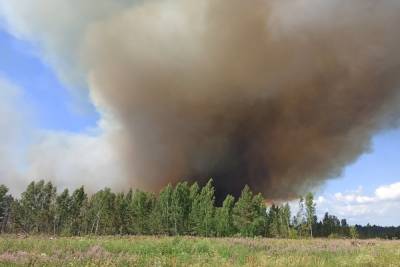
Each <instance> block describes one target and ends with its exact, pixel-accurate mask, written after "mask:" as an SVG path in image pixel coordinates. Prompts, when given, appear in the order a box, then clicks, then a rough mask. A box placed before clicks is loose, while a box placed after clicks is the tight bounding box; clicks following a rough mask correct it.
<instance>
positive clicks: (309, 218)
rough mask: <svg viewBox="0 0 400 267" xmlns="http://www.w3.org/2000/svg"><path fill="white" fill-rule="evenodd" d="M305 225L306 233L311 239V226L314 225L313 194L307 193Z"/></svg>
mask: <svg viewBox="0 0 400 267" xmlns="http://www.w3.org/2000/svg"><path fill="white" fill-rule="evenodd" d="M305 204H306V224H307V228H308V231H309V233H310V237H311V238H312V237H313V226H314V225H315V223H316V222H315V206H316V205H315V202H314V195H313V193H311V192H309V193H308V194H307V195H306V200H305Z"/></svg>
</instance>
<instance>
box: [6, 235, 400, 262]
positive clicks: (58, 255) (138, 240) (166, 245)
mask: <svg viewBox="0 0 400 267" xmlns="http://www.w3.org/2000/svg"><path fill="white" fill-rule="evenodd" d="M0 265H1V266H218V267H223V266H335V267H339V266H385V267H388V266H400V241H381V240H365V241H359V240H357V241H355V240H354V241H353V240H328V239H314V240H284V239H261V238H260V239H244V238H227V239H215V238H210V239H207V238H191V237H160V238H156V237H99V238H89V237H84V238H50V237H28V238H18V237H16V236H1V237H0Z"/></svg>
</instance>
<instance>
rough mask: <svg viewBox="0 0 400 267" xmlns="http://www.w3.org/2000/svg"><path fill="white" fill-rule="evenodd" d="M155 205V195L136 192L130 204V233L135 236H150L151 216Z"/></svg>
mask: <svg viewBox="0 0 400 267" xmlns="http://www.w3.org/2000/svg"><path fill="white" fill-rule="evenodd" d="M154 204H155V197H154V195H153V194H150V193H147V192H143V191H140V190H136V192H135V193H134V194H133V197H132V200H131V202H130V204H129V212H130V215H131V217H130V223H131V225H130V231H131V232H132V233H134V234H150V233H151V230H152V229H150V225H151V224H150V223H149V220H150V215H151V214H152V210H153V208H154Z"/></svg>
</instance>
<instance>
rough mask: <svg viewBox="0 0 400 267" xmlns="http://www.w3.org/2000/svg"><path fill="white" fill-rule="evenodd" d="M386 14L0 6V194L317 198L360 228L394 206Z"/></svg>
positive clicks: (398, 58)
mask: <svg viewBox="0 0 400 267" xmlns="http://www.w3.org/2000/svg"><path fill="white" fill-rule="evenodd" d="M399 14H400V3H399V2H398V1H396V0H382V1H375V0H353V1H345V0H332V1H324V0H254V1H241V0H218V1H214V0H204V1H199V0H142V1H134V0H131V1H129V0H125V1H123V0H119V1H115V0H114V1H111V0H100V1H99V0H86V1H78V0H76V1H72V0H37V1H34V2H33V1H30V0H14V1H8V0H0V27H1V30H0V126H1V129H2V131H1V133H0V182H1V183H5V184H7V185H8V186H9V187H10V188H11V189H12V190H13V191H14V192H20V191H21V190H23V188H24V187H25V186H26V184H27V182H28V181H30V180H32V179H42V178H43V179H49V180H52V181H54V182H55V183H56V184H57V185H58V186H59V187H60V188H63V187H67V186H68V187H76V186H79V185H81V184H84V185H85V186H86V187H87V188H88V190H97V189H99V188H101V187H104V186H110V187H113V188H114V189H115V190H123V189H126V188H127V187H139V188H142V189H146V190H155V191H156V190H158V189H159V188H160V187H162V186H165V185H166V184H167V183H169V182H177V181H180V180H189V181H199V182H204V181H206V180H208V179H209V178H210V177H212V178H213V179H214V180H215V184H216V187H217V190H218V192H219V194H220V195H223V194H225V193H232V194H236V195H237V194H238V193H239V191H240V189H241V188H242V187H243V186H244V185H245V184H249V185H250V186H251V187H252V188H253V189H254V191H260V192H262V193H264V195H265V196H266V197H268V198H274V199H293V198H296V197H297V196H299V195H300V194H303V193H304V192H306V191H308V190H316V191H317V192H319V194H320V195H321V196H320V198H319V202H320V206H321V209H322V208H325V209H329V210H332V211H333V212H335V211H336V212H337V213H339V215H341V216H346V217H349V218H350V221H353V222H361V223H363V222H372V223H373V222H374V221H373V220H374V218H375V217H378V215H376V214H375V215H373V214H372V212H373V211H372V209H370V208H369V207H373V206H374V205H376V206H377V207H380V208H379V209H378V210H380V212H383V213H384V212H386V211H387V212H388V214H390V213H389V210H390V209H391V208H392V207H394V206H395V205H397V204H399V202H400V186H399V184H398V183H397V182H398V181H400V178H399V175H400V168H398V166H397V165H398V164H396V158H397V155H398V152H397V151H400V150H399V149H395V148H400V144H399V143H398V141H397V140H398V139H399V137H400V134H399V133H398V130H394V129H396V128H397V125H398V117H399V112H400V106H399V104H400V103H399V96H400V91H399V88H398V87H399V86H400V54H399V53H398V51H397V50H398V49H397V48H398V47H399V45H400V36H399V35H397V34H396V32H397V27H398V25H399V23H400V15H399ZM365 153H372V154H369V155H366V156H363V155H365ZM348 166H350V167H348ZM360 186H361V187H360ZM382 192H384V193H382ZM384 215H385V213H384ZM384 215H382V214H379V216H380V217H382V216H383V217H387V219H386V220H382V221H377V222H379V223H381V224H398V221H399V220H400V218H396V217H391V216H384ZM396 220H397V221H396Z"/></svg>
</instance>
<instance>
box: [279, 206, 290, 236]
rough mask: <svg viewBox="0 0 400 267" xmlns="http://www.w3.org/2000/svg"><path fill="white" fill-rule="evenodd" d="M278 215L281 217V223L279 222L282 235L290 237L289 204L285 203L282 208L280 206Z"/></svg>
mask: <svg viewBox="0 0 400 267" xmlns="http://www.w3.org/2000/svg"><path fill="white" fill-rule="evenodd" d="M280 217H281V218H282V224H281V229H282V230H281V233H282V236H283V237H286V238H288V237H291V236H292V233H291V228H290V217H291V212H290V207H289V204H288V203H286V204H285V205H284V206H283V207H282V208H281V213H280Z"/></svg>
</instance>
